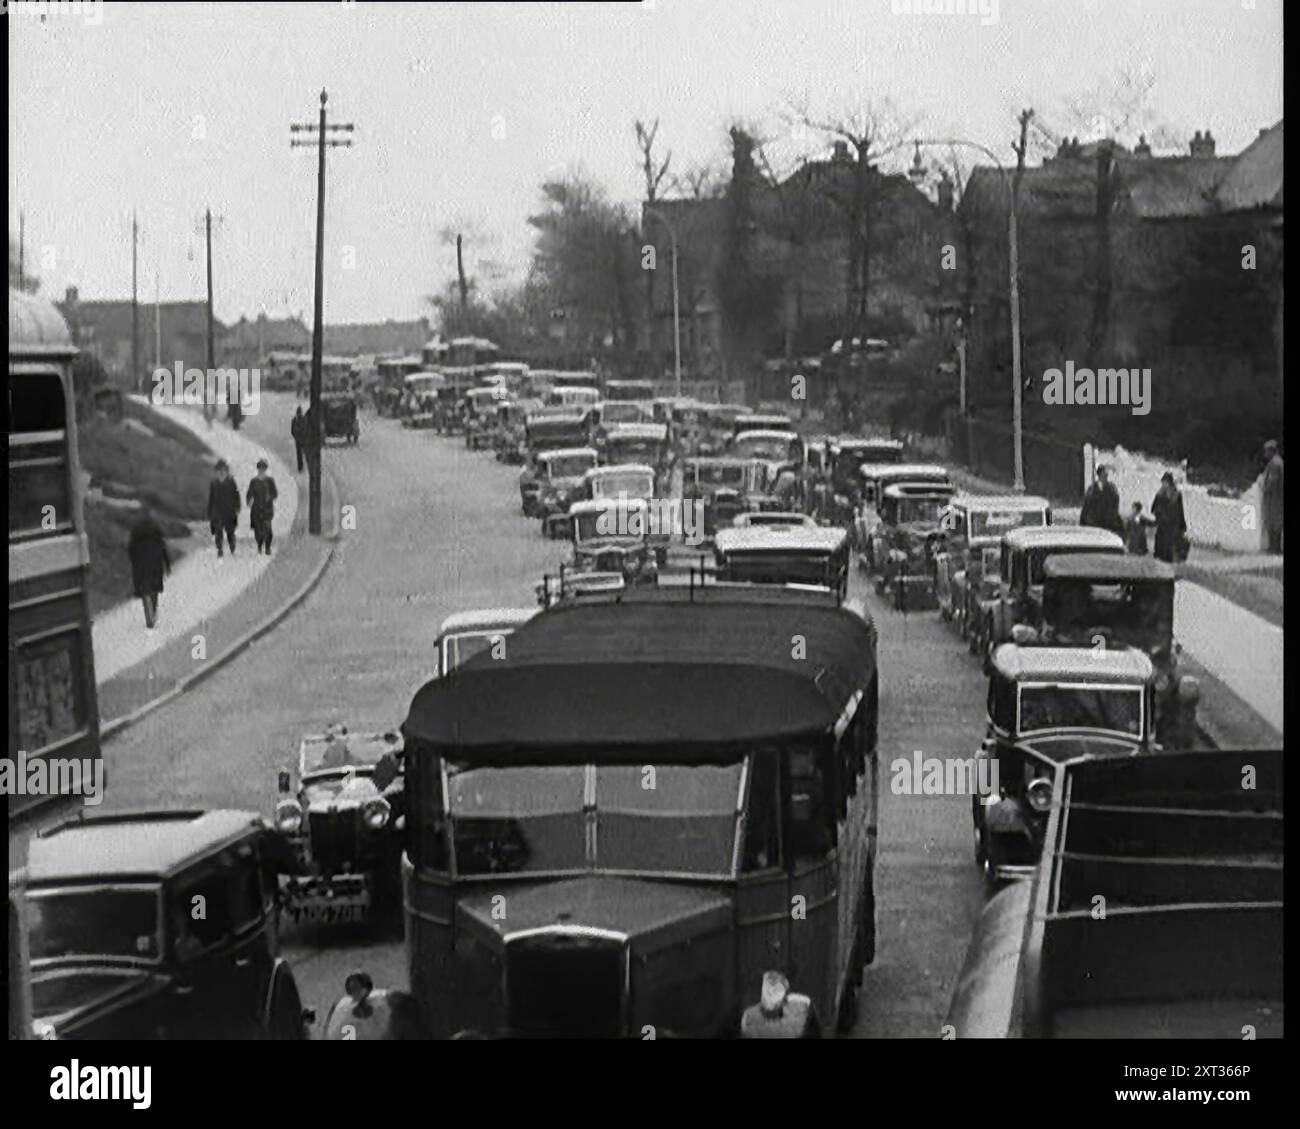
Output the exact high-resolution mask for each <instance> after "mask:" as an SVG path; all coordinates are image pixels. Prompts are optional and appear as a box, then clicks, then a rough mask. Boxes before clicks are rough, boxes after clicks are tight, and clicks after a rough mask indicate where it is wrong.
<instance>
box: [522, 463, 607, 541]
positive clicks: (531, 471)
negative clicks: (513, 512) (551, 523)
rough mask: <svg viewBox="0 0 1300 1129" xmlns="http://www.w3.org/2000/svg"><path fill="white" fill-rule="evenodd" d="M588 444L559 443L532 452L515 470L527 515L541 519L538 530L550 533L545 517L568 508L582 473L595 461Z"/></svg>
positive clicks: (592, 465)
mask: <svg viewBox="0 0 1300 1129" xmlns="http://www.w3.org/2000/svg"><path fill="white" fill-rule="evenodd" d="M596 458H597V455H596V452H595V450H594V449H593V448H591V447H560V448H556V449H554V450H541V451H537V452H536V453H534V454H532V455H531V456H530V458H529V459H528V461H527V462H525V463H524V467H523V469H522V470H521V471H520V472H519V494H520V498H521V499H522V501H523V510H524V513H525V514H526V515H527V516H528V517H537V518H541V519H543V526H542V532H543V533H546V534H548V535H550V534H551V532H552V531H551V530H549V529H548V528H547V527H546V525H545V519H546V518H548V517H551V516H555V515H563V514H566V513H568V511H569V503H571V502H573V501H576V500H577V498H578V496H579V490H580V488H581V486H582V479H583V476H584V475H585V474H586V473H587V471H589V470H591V468H592V467H594V466H595V465H596Z"/></svg>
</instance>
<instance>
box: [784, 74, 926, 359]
mask: <svg viewBox="0 0 1300 1129" xmlns="http://www.w3.org/2000/svg"><path fill="white" fill-rule="evenodd" d="M784 116H785V118H786V120H787V121H788V122H790V123H791V124H795V125H800V124H801V125H803V126H805V127H807V128H808V129H812V130H815V131H816V132H817V133H819V134H821V135H823V136H825V137H827V138H829V139H831V140H833V141H835V142H838V143H840V144H841V145H842V146H843V148H842V149H841V150H840V151H841V152H843V153H844V154H845V155H846V157H847V159H848V164H847V166H846V172H847V175H845V176H840V177H831V178H828V180H827V183H826V187H825V189H824V191H825V194H826V197H827V199H829V200H831V201H832V202H833V203H835V204H836V206H837V207H838V208H839V209H840V210H841V211H842V213H843V215H844V219H845V230H846V234H847V237H848V260H847V264H846V272H847V278H846V288H845V289H846V293H845V303H844V332H843V337H844V340H845V343H846V344H847V343H848V342H849V341H850V340H851V339H852V338H853V337H854V336H855V335H863V334H865V332H866V325H867V297H868V292H869V290H870V284H871V250H872V242H871V235H872V230H871V229H872V220H873V218H874V213H875V210H876V205H877V203H878V201H877V195H878V189H879V183H878V181H879V174H878V170H877V168H876V165H877V162H879V161H880V160H881V159H882V158H884V157H886V156H888V155H889V154H890V153H893V152H895V151H896V150H898V149H900V148H902V147H903V146H904V145H906V144H908V139H909V138H910V137H912V136H913V135H914V134H915V127H916V119H909V120H904V119H903V118H902V117H901V115H900V114H899V112H898V111H897V109H896V108H895V107H894V106H893V104H892V103H890V102H889V101H888V100H881V101H879V102H876V103H871V102H859V103H858V104H857V105H856V106H854V107H851V108H848V109H846V110H843V111H841V112H839V113H838V114H828V115H820V114H815V113H813V112H812V111H811V110H810V109H809V108H808V103H807V101H806V100H803V101H801V102H795V101H793V100H789V99H787V104H786V108H785V115H784Z"/></svg>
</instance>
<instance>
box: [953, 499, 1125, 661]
mask: <svg viewBox="0 0 1300 1129" xmlns="http://www.w3.org/2000/svg"><path fill="white" fill-rule="evenodd" d="M1123 552H1124V542H1123V540H1122V539H1121V538H1120V537H1119V535H1118V534H1115V533H1112V532H1111V531H1110V530H1108V529H1097V528H1096V527H1095V526H1091V525H1050V526H1038V527H1033V526H1031V527H1028V528H1024V529H1013V530H1012V531H1011V532H1010V533H1004V534H1003V535H1002V552H1001V562H1000V564H999V566H998V576H999V585H998V590H997V592H996V593H994V594H993V596H992V598H991V599H989V600H987V601H985V600H983V599H981V600H980V601H979V612H978V616H977V618H976V619H975V620H974V622H973V623H972V625H971V630H970V633H969V634H968V635H967V637H966V641H967V645H968V646H969V647H970V652H971V654H973V655H981V656H982V657H983V662H984V669H985V672H986V673H987V671H988V669H989V660H990V658H991V657H992V654H993V649H994V648H995V647H996V646H998V645H999V644H1000V643H1009V642H1011V631H1012V628H1014V627H1015V626H1016V625H1017V624H1028V625H1030V626H1037V625H1038V624H1041V623H1042V619H1043V564H1044V562H1045V561H1046V560H1047V558H1048V557H1051V556H1066V555H1068V554H1071V553H1110V554H1120V553H1123Z"/></svg>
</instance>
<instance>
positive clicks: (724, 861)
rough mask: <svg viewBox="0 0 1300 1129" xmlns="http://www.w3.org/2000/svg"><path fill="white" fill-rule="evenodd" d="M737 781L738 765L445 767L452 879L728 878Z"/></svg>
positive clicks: (730, 867) (734, 822)
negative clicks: (593, 874)
mask: <svg viewBox="0 0 1300 1129" xmlns="http://www.w3.org/2000/svg"><path fill="white" fill-rule="evenodd" d="M740 774H741V766H740V765H739V764H734V765H723V766H717V765H700V766H686V765H626V766H624V765H599V766H595V767H588V766H585V765H557V766H545V767H543V766H518V767H512V768H458V767H456V766H452V765H449V766H448V782H449V792H450V795H449V799H450V810H451V817H452V826H453V842H454V844H455V851H456V868H457V872H458V873H460V874H462V875H483V874H500V873H530V872H532V873H542V872H555V871H580V870H619V871H627V870H635V871H641V872H645V871H650V872H658V873H677V874H699V875H719V874H730V873H731V869H732V852H733V847H734V842H735V833H736V805H737V798H738V794H739V786H740ZM589 776H590V793H591V795H593V796H594V807H595V828H594V833H593V830H592V829H589V825H588V815H587V811H586V809H584V803H583V800H584V795H586V794H588V790H589V779H588V778H589ZM588 806H590V805H588Z"/></svg>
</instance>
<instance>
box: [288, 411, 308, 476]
mask: <svg viewBox="0 0 1300 1129" xmlns="http://www.w3.org/2000/svg"><path fill="white" fill-rule="evenodd" d="M306 429H307V417H306V416H305V415H303V414H302V405H301V404H299V405H298V410H297V411H296V412H294V413H293V421H292V422H291V423H290V424H289V432H290V434H291V435H292V436H293V449H294V453H295V454H296V455H297V456H298V473H299V474H302V468H303V466H304V463H303V454H304V452H305V450H306V445H307V430H306Z"/></svg>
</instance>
